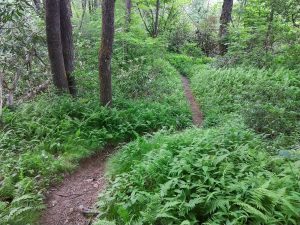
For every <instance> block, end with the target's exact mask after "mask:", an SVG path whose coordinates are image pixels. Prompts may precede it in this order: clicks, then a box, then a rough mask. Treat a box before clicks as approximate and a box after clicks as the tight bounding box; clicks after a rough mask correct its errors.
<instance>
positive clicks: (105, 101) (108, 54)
mask: <svg viewBox="0 0 300 225" xmlns="http://www.w3.org/2000/svg"><path fill="white" fill-rule="evenodd" d="M114 11H115V1H114V0H103V2H102V38H101V48H100V52H99V79H100V101H101V104H102V105H103V106H111V104H112V84H111V59H112V50H113V49H112V48H113V40H114Z"/></svg>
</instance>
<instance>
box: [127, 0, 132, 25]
mask: <svg viewBox="0 0 300 225" xmlns="http://www.w3.org/2000/svg"><path fill="white" fill-rule="evenodd" d="M131 8H132V2H131V0H126V31H129V28H130V23H131Z"/></svg>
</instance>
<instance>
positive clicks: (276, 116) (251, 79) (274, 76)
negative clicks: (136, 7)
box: [191, 68, 300, 138]
mask: <svg viewBox="0 0 300 225" xmlns="http://www.w3.org/2000/svg"><path fill="white" fill-rule="evenodd" d="M191 83H192V85H193V90H194V93H195V94H196V96H197V98H198V100H199V102H201V108H202V110H203V111H204V114H205V115H206V124H207V125H209V126H210V125H215V124H218V123H220V122H221V121H223V120H224V115H226V114H230V113H238V114H239V115H242V117H243V118H244V119H245V121H246V123H247V124H248V126H249V127H251V128H253V129H255V130H256V131H257V132H259V133H263V134H265V135H267V136H269V137H273V138H274V137H277V136H279V135H280V134H286V135H291V134H293V133H295V132H297V130H298V129H299V115H300V114H299V113H300V112H299V106H300V105H299V101H298V99H299V98H300V82H299V79H298V76H297V74H296V73H295V72H293V71H288V70H284V69H281V70H276V71H273V70H261V69H254V68H248V69H245V68H232V69H207V68H206V69H205V70H201V71H199V72H197V74H196V75H194V76H193V77H192V80H191Z"/></svg>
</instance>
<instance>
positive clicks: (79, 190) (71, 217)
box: [40, 76, 203, 225]
mask: <svg viewBox="0 0 300 225" xmlns="http://www.w3.org/2000/svg"><path fill="white" fill-rule="evenodd" d="M182 84H183V87H184V92H185V95H186V98H187V100H188V101H189V103H190V106H191V111H192V117H193V122H194V124H195V125H196V126H201V124H202V121H203V115H202V113H201V111H200V107H199V105H198V103H197V102H196V100H195V98H194V96H193V93H192V91H191V88H190V83H189V80H188V79H187V78H186V77H184V76H182ZM113 151H114V148H113V147H106V148H104V149H103V150H102V151H101V152H99V153H98V154H96V155H94V156H92V157H90V158H87V159H85V160H83V161H82V162H81V163H80V166H79V167H78V169H77V171H75V172H74V173H72V174H69V175H67V176H66V177H65V178H64V181H63V182H62V183H61V184H59V185H57V186H53V187H52V188H50V190H49V191H48V193H47V195H46V202H45V203H46V209H45V210H44V211H43V214H42V217H41V220H40V224H41V225H66V224H67V225H88V224H90V223H91V219H89V218H87V217H85V216H83V213H82V212H84V211H85V209H91V208H92V207H93V206H94V205H95V203H96V201H97V198H98V194H99V192H101V191H102V190H104V189H105V185H106V182H105V178H104V175H105V164H106V161H107V159H108V157H109V156H110V155H111V154H112V153H113ZM91 211H93V210H91ZM88 212H90V211H88ZM95 212H96V211H95Z"/></svg>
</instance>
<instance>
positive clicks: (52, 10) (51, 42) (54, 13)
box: [46, 0, 68, 91]
mask: <svg viewBox="0 0 300 225" xmlns="http://www.w3.org/2000/svg"><path fill="white" fill-rule="evenodd" d="M46 33H47V44H48V53H49V59H50V64H51V71H52V75H53V82H54V85H55V86H56V87H57V89H58V90H59V91H68V81H67V76H66V69H65V64H64V57H63V52H62V43H61V28H60V3H59V0H46Z"/></svg>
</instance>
